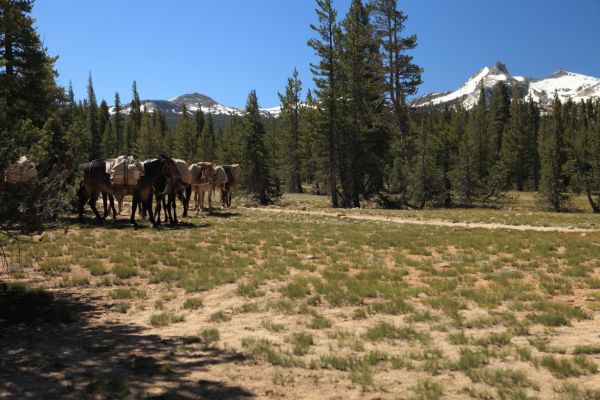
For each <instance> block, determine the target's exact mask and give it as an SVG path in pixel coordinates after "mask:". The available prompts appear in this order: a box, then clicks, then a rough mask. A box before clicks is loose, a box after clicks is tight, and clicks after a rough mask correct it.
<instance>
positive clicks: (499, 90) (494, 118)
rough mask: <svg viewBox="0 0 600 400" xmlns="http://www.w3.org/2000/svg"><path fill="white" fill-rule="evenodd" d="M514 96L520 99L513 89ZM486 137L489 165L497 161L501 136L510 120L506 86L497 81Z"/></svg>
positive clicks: (500, 149)
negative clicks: (488, 143)
mask: <svg viewBox="0 0 600 400" xmlns="http://www.w3.org/2000/svg"><path fill="white" fill-rule="evenodd" d="M513 92H514V95H516V96H517V98H519V97H521V96H520V93H518V89H515V90H514V91H513ZM488 119H489V120H488V136H489V140H490V145H489V146H490V155H489V157H490V161H489V163H490V165H492V164H493V163H494V162H496V161H498V160H499V159H500V157H501V151H502V143H503V139H502V136H503V134H504V131H505V130H506V127H507V125H508V121H509V119H510V95H509V92H508V86H506V83H504V82H503V81H499V82H498V83H497V84H496V85H495V86H494V88H493V90H492V95H491V96H490V101H489V110H488Z"/></svg>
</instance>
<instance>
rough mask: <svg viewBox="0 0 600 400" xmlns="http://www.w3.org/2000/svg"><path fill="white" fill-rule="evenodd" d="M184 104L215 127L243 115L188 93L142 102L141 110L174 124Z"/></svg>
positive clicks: (273, 112)
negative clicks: (208, 118) (161, 115)
mask: <svg viewBox="0 0 600 400" xmlns="http://www.w3.org/2000/svg"><path fill="white" fill-rule="evenodd" d="M184 104H185V107H186V109H187V111H188V113H190V114H193V113H195V112H196V111H197V110H199V109H200V110H202V112H203V113H204V114H209V113H210V114H212V116H213V119H214V121H215V125H216V126H222V125H224V122H225V120H226V119H227V118H228V117H230V116H232V115H236V116H241V115H244V110H241V109H239V108H235V107H229V106H225V105H222V104H219V103H218V102H217V101H215V100H214V99H213V98H211V97H208V96H206V95H203V94H200V93H188V94H184V95H182V96H177V97H174V98H172V99H170V100H142V108H143V107H146V109H147V110H148V111H150V112H152V111H154V110H161V111H162V112H163V113H164V114H165V116H166V117H167V121H168V122H170V123H174V122H175V120H176V119H177V116H179V115H181V113H182V112H183V111H182V110H183V105H184ZM109 111H110V113H111V114H114V106H113V107H111V108H110V110H109ZM130 111H131V104H124V105H123V106H122V112H123V114H129V112H130ZM260 112H261V114H262V115H263V117H267V118H268V117H273V118H277V117H279V114H280V113H281V110H280V108H279V107H273V108H265V109H261V110H260Z"/></svg>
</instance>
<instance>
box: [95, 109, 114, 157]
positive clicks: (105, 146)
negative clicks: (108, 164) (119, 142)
mask: <svg viewBox="0 0 600 400" xmlns="http://www.w3.org/2000/svg"><path fill="white" fill-rule="evenodd" d="M98 132H99V133H100V134H101V137H102V140H101V149H100V150H101V155H102V157H103V158H111V157H113V156H114V153H115V151H116V149H115V142H116V140H115V138H114V132H113V129H112V124H111V120H110V112H109V110H108V104H106V101H104V100H102V102H101V103H100V107H99V108H98Z"/></svg>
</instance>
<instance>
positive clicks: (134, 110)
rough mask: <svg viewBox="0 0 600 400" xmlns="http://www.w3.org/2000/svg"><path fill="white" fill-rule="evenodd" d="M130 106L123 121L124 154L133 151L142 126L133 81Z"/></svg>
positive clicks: (138, 99)
mask: <svg viewBox="0 0 600 400" xmlns="http://www.w3.org/2000/svg"><path fill="white" fill-rule="evenodd" d="M131 91H132V95H131V104H130V110H129V114H127V118H126V119H125V152H126V153H132V152H134V151H135V145H136V142H137V137H138V132H139V130H140V127H141V125H142V102H141V101H140V96H139V93H138V89H137V82H136V81H133V84H132V86H131Z"/></svg>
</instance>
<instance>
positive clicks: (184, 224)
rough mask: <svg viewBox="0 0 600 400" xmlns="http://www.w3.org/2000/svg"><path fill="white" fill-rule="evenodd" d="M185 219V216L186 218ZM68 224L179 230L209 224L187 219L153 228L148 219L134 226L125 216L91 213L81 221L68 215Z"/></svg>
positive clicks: (138, 221)
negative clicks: (100, 217)
mask: <svg viewBox="0 0 600 400" xmlns="http://www.w3.org/2000/svg"><path fill="white" fill-rule="evenodd" d="M186 219H187V218H186ZM66 222H67V223H68V224H69V225H73V226H79V227H92V228H104V229H163V230H181V229H193V228H207V227H209V226H210V225H209V224H206V223H193V222H189V221H179V223H178V224H176V225H170V224H169V223H168V222H166V223H165V222H162V223H161V224H159V225H158V226H157V228H153V227H152V224H151V223H150V221H149V220H148V219H145V220H139V219H138V220H137V223H138V226H137V228H136V227H134V226H133V225H132V224H131V223H130V222H129V218H127V217H120V218H117V219H114V220H113V219H111V218H110V217H109V218H107V219H105V220H101V221H98V220H97V219H96V218H94V217H93V215H85V216H84V219H83V221H80V220H79V218H77V217H69V218H67V219H66Z"/></svg>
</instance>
